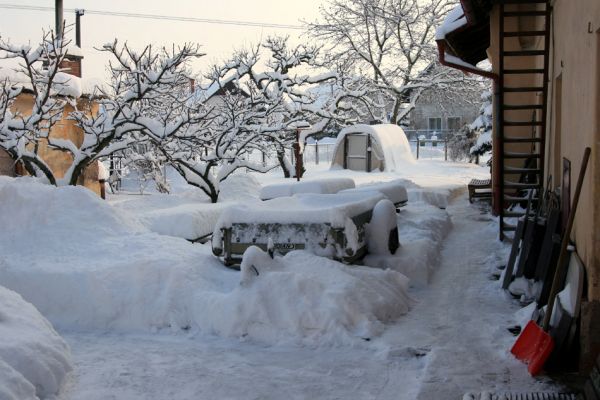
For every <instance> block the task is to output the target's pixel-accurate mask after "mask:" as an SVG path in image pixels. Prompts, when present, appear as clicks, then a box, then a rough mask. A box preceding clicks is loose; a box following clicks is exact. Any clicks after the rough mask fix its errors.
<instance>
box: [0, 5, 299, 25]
mask: <svg viewBox="0 0 600 400" xmlns="http://www.w3.org/2000/svg"><path fill="white" fill-rule="evenodd" d="M0 8H5V9H11V10H27V11H52V12H54V7H41V6H26V5H20V4H10V3H0ZM64 10H65V11H69V12H75V10H76V9H75V8H65V9H64ZM85 13H86V14H93V15H106V16H111V17H126V18H142V19H155V20H166V21H179V22H200V23H206V24H217V25H237V26H250V27H258V28H279V29H304V28H303V27H302V26H299V25H286V24H277V23H270V22H252V21H237V20H228V19H211V18H194V17H178V16H170V15H157V14H139V13H129V12H118V11H102V10H89V9H87V8H86V9H85Z"/></svg>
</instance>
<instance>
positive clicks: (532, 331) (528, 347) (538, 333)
mask: <svg viewBox="0 0 600 400" xmlns="http://www.w3.org/2000/svg"><path fill="white" fill-rule="evenodd" d="M590 151H591V150H590V148H589V147H586V148H585V151H584V153H583V161H582V163H581V170H580V171H579V178H578V179H577V187H576V188H575V195H574V197H573V204H572V206H571V211H570V212H569V219H568V221H567V227H566V229H565V233H564V236H563V239H562V243H561V245H560V253H559V256H558V264H557V266H556V271H555V272H554V280H553V281H552V289H551V290H550V298H549V299H548V306H547V307H546V314H545V315H544V322H543V323H542V327H539V326H537V324H536V323H535V322H534V321H529V323H528V324H527V326H525V329H523V332H521V334H520V335H519V337H518V339H517V341H516V342H515V344H514V345H513V347H512V349H511V350H510V352H511V353H513V354H514V355H515V357H517V358H518V359H519V360H521V361H523V362H524V363H526V364H528V367H527V370H528V371H529V373H530V374H531V375H537V374H539V373H540V371H541V370H542V367H543V366H544V364H545V362H546V360H547V359H548V357H550V353H552V349H553V348H554V340H553V339H552V337H551V336H550V335H549V334H548V329H549V328H550V318H551V317H552V309H553V308H554V300H555V299H556V295H557V294H558V291H559V286H560V282H559V281H560V277H561V276H563V275H564V269H565V268H566V267H567V263H566V262H565V261H566V256H567V245H568V244H569V237H570V236H571V229H572V228H573V221H574V219H575V211H576V210H577V203H578V202H579V195H580V194H581V187H582V185H583V178H584V177H585V170H586V168H587V164H588V160H589V159H590Z"/></svg>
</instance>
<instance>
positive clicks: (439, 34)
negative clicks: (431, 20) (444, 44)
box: [435, 4, 467, 40]
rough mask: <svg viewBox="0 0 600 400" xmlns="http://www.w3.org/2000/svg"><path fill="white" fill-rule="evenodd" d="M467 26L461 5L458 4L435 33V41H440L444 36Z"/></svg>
mask: <svg viewBox="0 0 600 400" xmlns="http://www.w3.org/2000/svg"><path fill="white" fill-rule="evenodd" d="M466 24H467V17H466V16H465V12H464V10H463V8H462V5H461V4H458V5H457V6H456V7H454V8H453V9H452V11H450V12H449V13H448V15H446V18H445V19H444V22H442V25H440V26H439V27H438V28H437V30H436V31H435V40H441V39H444V38H445V37H446V34H447V33H449V32H452V31H454V30H456V29H458V28H460V27H463V26H465V25H466Z"/></svg>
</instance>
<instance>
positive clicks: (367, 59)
mask: <svg viewBox="0 0 600 400" xmlns="http://www.w3.org/2000/svg"><path fill="white" fill-rule="evenodd" d="M454 3H455V2H454V1H450V0H331V1H330V2H329V3H327V4H326V5H325V6H323V7H321V10H320V11H321V18H320V19H319V20H318V21H316V22H313V23H309V24H308V25H307V28H308V30H309V33H310V35H311V36H312V37H313V38H315V39H317V40H320V41H324V42H325V43H328V47H327V53H328V54H329V58H330V59H331V60H336V62H340V61H339V60H344V61H345V63H346V64H347V65H350V66H351V67H352V69H353V70H354V73H355V74H356V75H362V76H365V77H370V80H371V83H372V85H373V87H374V88H377V89H379V90H380V91H381V92H383V96H385V97H388V98H390V99H391V103H392V104H391V106H390V107H389V108H390V114H391V115H390V121H391V122H392V123H400V122H401V121H402V120H403V119H404V118H405V117H406V116H407V115H408V114H409V113H410V111H411V110H412V109H413V108H414V107H415V103H416V101H417V100H418V98H419V96H420V94H421V93H423V91H424V90H425V89H429V88H435V87H437V86H439V85H444V84H451V83H454V82H457V81H462V80H464V79H465V78H464V77H463V76H462V75H457V74H451V73H450V71H452V70H451V69H449V68H435V69H433V68H431V65H433V64H434V62H435V60H436V58H437V55H436V48H435V41H434V36H435V29H436V27H437V26H438V25H439V24H440V23H441V22H442V20H443V18H444V17H445V15H446V14H447V13H448V11H449V10H451V9H452V7H453V6H454ZM428 69H430V71H427V70H428ZM424 71H425V72H426V73H424Z"/></svg>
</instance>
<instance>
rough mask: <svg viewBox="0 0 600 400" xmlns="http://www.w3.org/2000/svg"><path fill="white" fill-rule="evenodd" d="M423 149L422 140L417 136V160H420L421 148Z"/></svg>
mask: <svg viewBox="0 0 600 400" xmlns="http://www.w3.org/2000/svg"><path fill="white" fill-rule="evenodd" d="M420 147H421V140H420V139H419V137H418V136H417V160H418V159H419V148H420Z"/></svg>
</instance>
